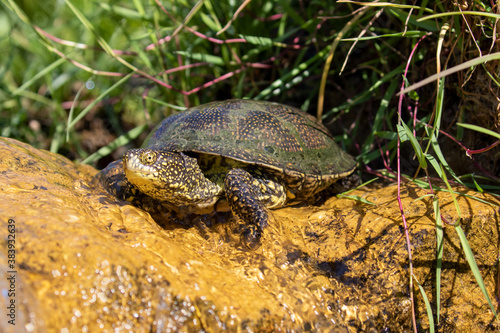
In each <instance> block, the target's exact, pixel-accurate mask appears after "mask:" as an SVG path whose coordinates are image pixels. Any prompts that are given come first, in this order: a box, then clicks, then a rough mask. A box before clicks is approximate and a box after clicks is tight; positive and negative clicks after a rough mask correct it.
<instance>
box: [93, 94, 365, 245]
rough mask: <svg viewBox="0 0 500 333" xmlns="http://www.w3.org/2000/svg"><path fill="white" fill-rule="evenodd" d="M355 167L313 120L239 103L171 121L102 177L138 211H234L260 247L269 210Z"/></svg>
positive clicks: (284, 109)
mask: <svg viewBox="0 0 500 333" xmlns="http://www.w3.org/2000/svg"><path fill="white" fill-rule="evenodd" d="M355 167H356V161H355V159H354V158H353V157H352V156H350V155H349V154H347V153H346V152H344V151H343V150H342V149H341V148H340V147H339V146H338V145H337V144H336V143H335V142H334V139H333V137H332V135H331V134H330V132H329V131H328V129H327V128H326V127H325V126H323V125H322V124H320V123H318V122H316V120H315V118H314V117H313V116H312V115H309V114H308V113H306V112H303V111H301V110H299V109H297V108H295V107H291V106H287V105H283V104H278V103H274V102H267V101H256V100H243V99H232V100H226V101H216V102H211V103H208V104H203V105H199V106H196V107H192V108H189V109H187V110H186V111H184V112H182V113H179V114H175V115H172V116H170V117H167V118H166V119H164V120H163V121H162V122H161V123H159V124H158V125H157V126H156V127H155V128H154V129H153V131H152V132H151V133H150V134H149V136H148V137H147V138H146V140H145V141H144V144H143V145H142V147H141V148H139V149H131V150H128V151H127V152H126V153H125V154H124V155H123V159H122V160H118V161H115V162H113V163H111V164H110V165H109V166H108V167H107V168H106V169H104V170H103V171H102V172H101V174H100V179H101V183H103V184H104V186H105V187H106V189H107V190H108V192H110V193H112V194H113V195H115V196H116V197H118V198H119V199H122V200H126V201H129V202H132V203H133V204H136V205H142V206H151V205H154V204H155V203H161V204H163V206H164V207H169V209H173V210H174V211H176V212H177V213H182V214H188V213H189V214H191V213H194V214H200V215H201V214H209V213H212V212H224V211H231V212H232V213H233V214H234V215H235V216H236V217H237V218H239V219H240V220H242V221H243V222H244V224H245V229H244V230H243V232H242V233H241V237H242V238H243V240H244V242H245V244H246V245H247V246H249V247H253V246H254V244H258V243H259V241H260V239H261V236H262V232H263V230H264V228H265V227H266V225H267V224H268V219H269V212H268V209H273V208H278V207H283V206H288V205H293V204H296V203H299V202H303V201H305V200H307V199H309V198H311V197H313V196H314V195H316V194H317V193H318V192H320V191H321V190H323V189H325V188H326V187H328V186H330V185H331V184H332V183H334V182H335V181H337V180H338V179H340V178H343V177H346V176H348V175H350V174H351V173H352V172H353V171H354V169H355Z"/></svg>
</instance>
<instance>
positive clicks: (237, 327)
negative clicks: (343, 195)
mask: <svg viewBox="0 0 500 333" xmlns="http://www.w3.org/2000/svg"><path fill="white" fill-rule="evenodd" d="M0 156H1V158H0V196H1V197H0V198H1V199H0V230H1V231H0V235H2V242H1V245H0V267H1V272H2V276H1V277H0V279H1V282H0V286H1V288H2V293H1V297H0V299H1V301H2V302H1V303H2V307H1V308H2V310H1V311H0V315H1V317H0V331H1V332H6V333H8V332H19V331H27V332H55V331H57V332H98V331H99V332H101V331H102V332H114V331H116V332H128V331H130V332H198V331H200V332H201V331H204V332H221V331H228V332H241V331H248V332H275V331H321V332H323V331H328V332H332V331H333V332H357V331H369V330H371V331H384V330H386V331H394V332H400V331H405V330H406V331H409V330H410V329H411V327H412V323H411V301H410V298H409V297H410V293H409V289H408V288H409V276H410V275H409V269H408V263H409V261H408V252H407V246H406V241H405V236H404V228H403V224H402V222H401V216H400V211H399V206H398V203H397V201H396V194H397V188H396V187H395V186H394V185H392V186H386V187H384V188H379V189H377V188H370V189H366V188H365V189H362V190H357V191H355V192H354V193H353V194H354V195H358V196H361V197H364V198H365V199H367V200H369V201H371V202H372V203H374V204H375V205H368V204H364V203H361V202H357V201H353V200H349V199H338V198H330V199H328V200H327V201H326V202H325V203H324V204H323V205H321V206H306V205H303V206H296V207H288V208H283V209H278V210H274V211H272V212H271V216H272V218H271V221H270V225H269V226H268V227H267V229H266V232H265V233H264V236H263V238H262V244H261V246H260V247H259V248H258V249H256V250H255V251H248V250H246V249H245V248H244V247H242V246H241V245H240V242H239V238H238V232H237V229H238V228H240V227H241V226H239V224H238V222H237V221H234V219H233V218H226V217H227V215H224V216H223V218H221V217H218V218H217V222H214V221H213V220H214V218H211V217H203V216H202V217H200V218H197V219H195V220H194V221H191V222H192V223H191V224H187V223H184V224H179V223H172V222H168V221H167V222H165V221H162V222H161V223H160V224H159V223H157V222H155V221H154V220H153V219H152V218H151V216H150V215H149V214H148V213H146V212H144V211H142V210H140V209H137V208H135V207H133V206H132V205H130V204H128V203H125V202H120V201H118V200H116V199H115V198H113V197H112V196H110V195H109V194H107V192H106V191H105V190H104V189H103V188H101V187H100V185H98V184H96V183H95V182H92V178H93V176H94V175H95V174H96V172H97V171H96V170H95V169H93V168H92V167H89V166H85V165H78V164H74V163H73V162H71V161H69V160H68V159H66V158H64V157H62V156H59V155H56V154H52V153H49V152H46V151H41V150H37V149H34V148H32V147H30V146H28V145H26V144H23V143H20V142H18V141H15V140H12V139H6V138H0ZM455 190H456V191H461V192H463V193H467V194H468V195H470V196H474V197H476V198H478V199H480V200H481V201H478V200H474V199H471V198H467V197H465V196H458V203H459V205H460V209H461V213H462V228H463V229H464V231H465V234H466V236H467V239H468V241H469V243H470V246H471V248H472V251H473V253H474V255H475V259H476V262H477V264H478V266H479V269H480V272H481V274H482V277H483V279H484V282H485V286H486V289H487V291H488V293H489V296H490V297H491V299H492V301H493V303H494V305H495V306H496V305H497V301H498V298H497V295H496V294H495V290H498V287H495V283H496V280H497V278H496V277H497V271H498V267H497V257H498V253H499V248H498V247H499V245H498V244H499V242H498V239H499V235H498V200H497V199H495V197H493V196H491V195H483V194H478V193H476V192H472V191H468V190H466V189H463V188H455ZM425 194H426V192H425V191H424V190H422V189H420V188H418V187H417V186H415V185H406V186H403V188H402V201H403V208H404V211H405V214H406V216H407V218H408V223H409V225H410V241H411V245H412V254H413V265H414V274H415V276H416V278H417V279H418V281H419V283H420V284H421V285H422V286H423V288H424V289H425V291H426V294H427V297H428V298H429V301H430V302H431V306H432V309H433V313H434V316H436V290H435V281H436V277H435V272H436V269H435V266H436V232H435V230H436V227H435V219H434V213H433V212H434V211H433V208H432V197H430V196H427V197H424V198H422V199H420V200H416V199H418V198H420V197H422V196H424V195H425ZM438 197H439V203H440V206H441V211H442V214H443V216H444V217H445V218H446V220H447V221H449V222H456V221H457V213H456V211H455V207H454V204H453V202H452V198H451V196H450V195H449V194H447V193H444V192H440V193H439V196H438ZM220 221H222V222H220ZM9 226H10V227H9ZM12 226H14V227H12ZM444 235H445V236H444V238H445V243H444V257H443V273H442V280H441V297H440V299H441V309H440V318H439V325H438V326H437V328H438V331H446V332H449V331H457V332H458V331H474V332H475V331H495V330H498V329H499V327H500V326H499V323H498V322H497V321H495V318H494V316H493V314H492V313H491V311H490V309H489V306H488V304H487V302H486V300H485V298H484V297H483V294H482V292H481V290H480V288H479V287H478V285H477V283H476V282H475V279H474V276H473V274H472V273H471V271H470V268H469V265H468V263H467V261H466V260H465V256H464V254H463V250H462V249H461V245H460V241H459V238H458V236H457V233H456V231H455V228H454V227H453V226H451V225H445V226H444ZM9 250H11V251H9ZM12 250H15V251H12ZM9 260H10V261H9ZM9 291H12V292H13V293H14V294H15V296H12V297H11V296H9V295H11V292H9ZM414 297H415V299H416V306H417V308H416V317H417V324H418V325H419V328H420V329H424V330H427V329H428V327H429V321H428V318H427V314H426V309H425V305H424V302H423V298H422V296H421V294H420V291H419V289H418V287H417V286H416V282H414ZM12 299H14V304H15V309H14V311H11V310H12V307H11V308H10V309H9V308H7V306H9V305H10V304H12V303H11V302H12ZM9 314H10V315H11V316H10V317H9ZM12 318H14V319H12ZM10 320H14V323H15V325H12V322H9V321H10ZM434 321H435V323H436V324H437V318H434Z"/></svg>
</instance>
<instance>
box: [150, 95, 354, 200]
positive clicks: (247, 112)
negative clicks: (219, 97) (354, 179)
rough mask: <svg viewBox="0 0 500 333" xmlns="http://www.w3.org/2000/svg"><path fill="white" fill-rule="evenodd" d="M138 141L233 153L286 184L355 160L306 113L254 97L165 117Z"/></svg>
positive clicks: (334, 171)
mask: <svg viewBox="0 0 500 333" xmlns="http://www.w3.org/2000/svg"><path fill="white" fill-rule="evenodd" d="M143 147H144V148H150V149H161V150H166V151H182V152H195V153H207V154H213V155H221V156H224V157H228V158H233V159H236V160H239V161H243V162H245V163H248V164H253V165H257V166H259V167H262V168H266V169H268V170H272V171H273V173H275V174H276V173H277V174H281V175H282V177H283V178H284V179H285V181H286V182H287V183H289V185H291V184H290V183H294V182H298V183H303V182H304V180H305V182H306V183H307V182H308V181H309V182H310V184H309V185H310V186H308V187H309V188H310V189H312V190H313V189H314V187H316V186H317V185H321V184H323V183H324V182H331V180H332V179H337V178H341V177H344V176H346V175H347V174H349V173H351V172H352V170H353V169H354V167H355V164H356V163H355V161H354V159H353V158H352V157H351V156H350V155H348V154H347V153H345V152H344V151H342V150H341V149H340V148H339V147H338V146H337V144H336V143H335V142H334V141H333V138H332V137H331V136H330V134H329V132H328V130H327V129H326V128H325V127H324V126H323V125H321V124H318V123H316V121H315V118H314V117H312V116H311V115H309V114H307V113H305V112H302V111H301V110H299V109H296V108H293V107H289V106H286V105H282V104H277V103H272V102H263V101H253V100H228V101H222V102H213V103H209V104H204V105H201V106H199V107H193V108H190V109H188V110H186V111H185V112H183V113H181V114H178V115H175V116H172V117H168V118H166V119H165V120H164V121H163V122H162V123H160V124H159V125H158V126H157V127H156V129H155V130H153V131H152V133H151V134H150V136H149V137H148V139H146V141H145V143H144V145H143ZM292 186H293V185H292Z"/></svg>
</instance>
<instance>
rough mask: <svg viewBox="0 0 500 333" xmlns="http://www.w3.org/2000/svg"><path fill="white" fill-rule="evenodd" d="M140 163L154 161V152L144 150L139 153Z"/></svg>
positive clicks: (152, 162)
mask: <svg viewBox="0 0 500 333" xmlns="http://www.w3.org/2000/svg"><path fill="white" fill-rule="evenodd" d="M140 158H141V163H142V164H146V165H151V164H154V163H155V162H156V154H155V153H154V152H152V151H145V152H143V153H142V154H141V157H140Z"/></svg>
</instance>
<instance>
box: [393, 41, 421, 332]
mask: <svg viewBox="0 0 500 333" xmlns="http://www.w3.org/2000/svg"><path fill="white" fill-rule="evenodd" d="M427 36H428V34H427V35H424V36H422V38H420V40H419V41H418V42H417V43H416V44H415V47H414V48H413V50H412V51H411V53H410V57H409V58H408V61H407V63H406V68H405V72H404V76H405V77H406V75H407V74H408V68H409V66H410V62H411V59H412V58H413V54H414V53H415V51H416V50H417V47H418V44H419V43H420V42H421V41H422V40H423V39H424V38H425V37H427ZM404 88H405V82H404V81H403V83H402V84H401V91H403V90H404ZM402 108H403V94H401V95H400V96H399V102H398V114H399V119H398V123H399V124H400V125H401V122H402V120H401V114H402ZM400 145H401V140H400V139H399V137H398V142H397V181H398V204H399V210H400V212H401V218H402V220H403V225H404V228H405V238H406V246H407V250H408V261H409V267H410V299H411V310H412V321H413V331H414V332H415V333H417V319H416V317H415V299H414V297H413V262H412V254H411V242H410V234H409V232H408V223H407V222H406V216H405V212H404V209H403V202H402V201H401V149H400Z"/></svg>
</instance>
